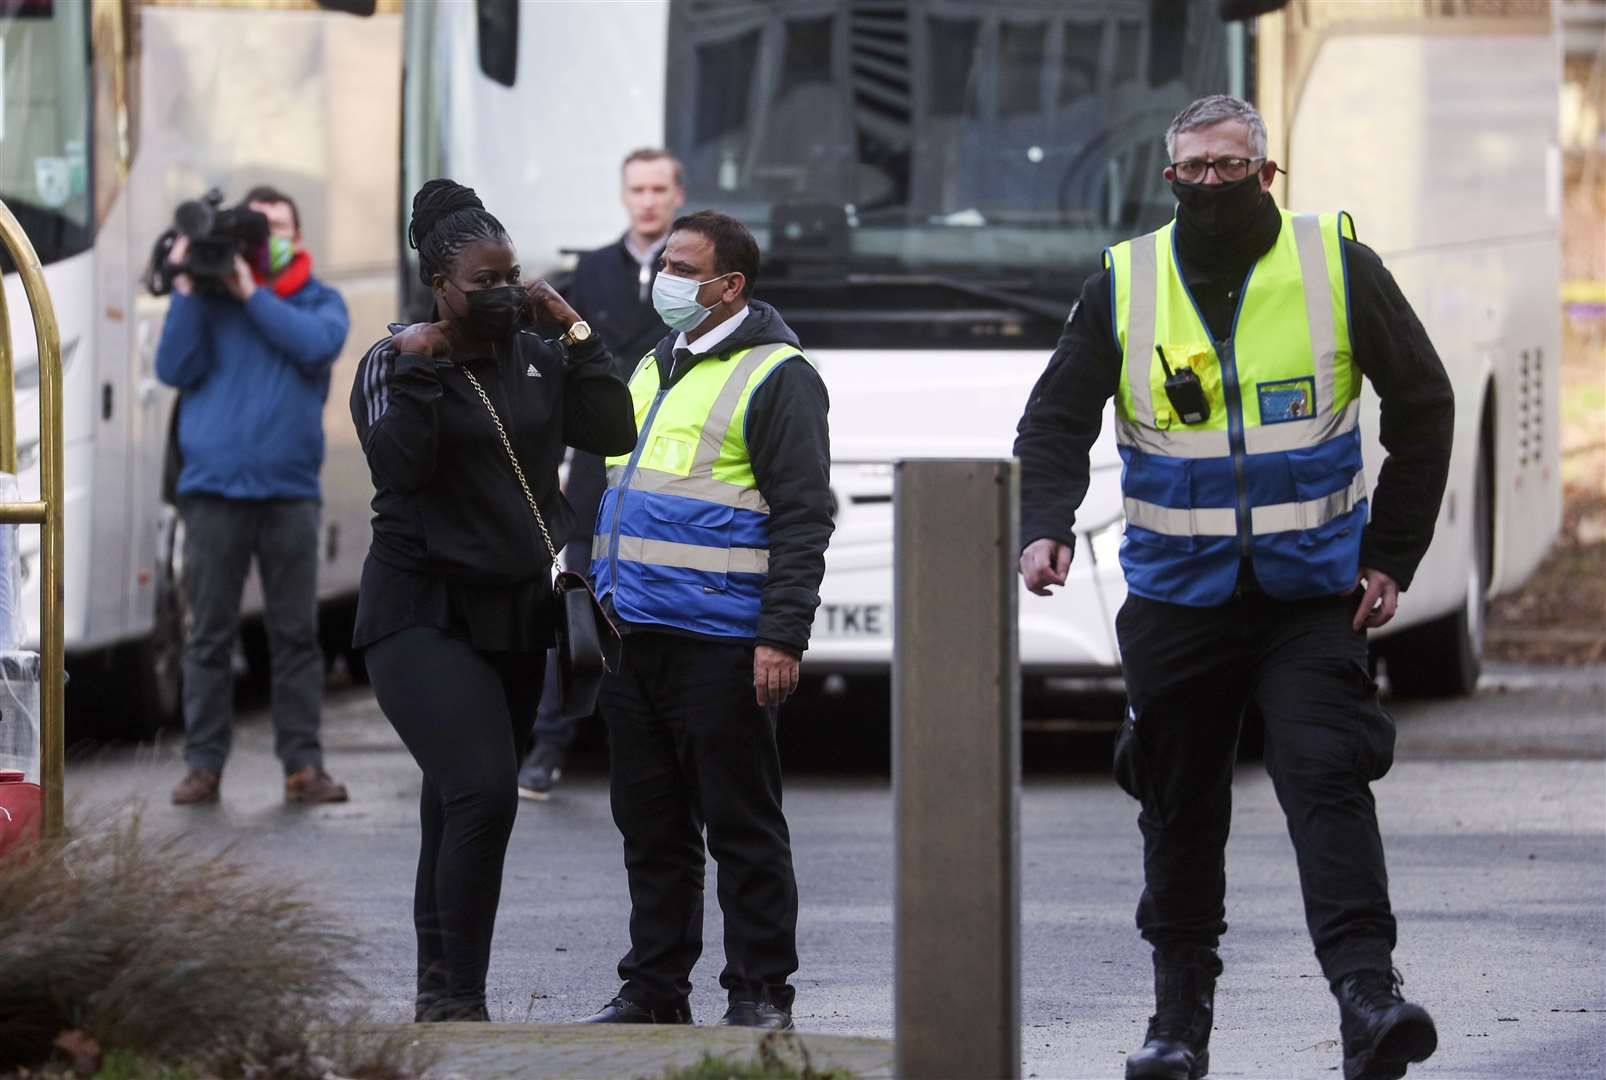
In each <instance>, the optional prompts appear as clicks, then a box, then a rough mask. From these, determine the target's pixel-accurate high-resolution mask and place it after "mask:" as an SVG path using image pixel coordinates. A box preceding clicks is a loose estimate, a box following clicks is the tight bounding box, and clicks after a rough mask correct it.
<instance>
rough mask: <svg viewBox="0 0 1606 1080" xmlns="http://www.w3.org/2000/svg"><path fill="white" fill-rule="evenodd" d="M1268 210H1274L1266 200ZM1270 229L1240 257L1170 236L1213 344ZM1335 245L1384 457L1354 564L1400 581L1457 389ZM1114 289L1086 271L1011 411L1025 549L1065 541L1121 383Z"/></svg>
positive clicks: (1422, 545)
mask: <svg viewBox="0 0 1606 1080" xmlns="http://www.w3.org/2000/svg"><path fill="white" fill-rule="evenodd" d="M1266 206H1267V208H1268V210H1269V211H1270V212H1271V214H1272V216H1273V217H1275V216H1276V211H1275V206H1274V205H1273V204H1272V203H1271V201H1270V200H1269V199H1268V200H1267V201H1266ZM1262 220H1263V222H1266V221H1267V219H1264V218H1263V219H1262ZM1279 227H1280V226H1279V225H1273V224H1270V223H1269V222H1267V223H1266V224H1265V225H1264V227H1263V228H1262V229H1261V232H1260V234H1259V235H1258V236H1256V237H1254V238H1252V239H1253V241H1254V250H1248V251H1244V252H1242V253H1241V257H1238V258H1233V257H1232V254H1233V253H1228V254H1227V257H1225V258H1222V257H1220V256H1219V254H1218V253H1214V252H1212V253H1208V254H1206V255H1204V256H1202V257H1201V256H1200V255H1199V254H1195V255H1194V257H1193V258H1190V246H1189V245H1188V244H1187V243H1186V242H1185V240H1184V237H1185V236H1186V233H1179V236H1178V252H1179V254H1180V255H1181V258H1182V272H1183V276H1184V277H1185V278H1186V279H1187V281H1188V285H1189V288H1190V289H1191V290H1192V292H1193V294H1194V297H1195V299H1196V300H1197V301H1198V303H1199V308H1200V311H1201V312H1202V314H1203V316H1204V318H1205V321H1206V323H1207V325H1208V326H1209V329H1210V332H1211V335H1212V336H1214V337H1216V338H1217V339H1218V340H1219V339H1221V338H1223V337H1225V336H1226V335H1227V334H1228V333H1229V332H1230V327H1231V321H1232V313H1233V310H1234V309H1235V307H1236V305H1237V299H1238V298H1237V295H1236V290H1237V289H1238V288H1239V287H1240V285H1241V283H1242V281H1243V279H1244V275H1245V274H1246V273H1247V272H1248V267H1249V265H1250V264H1251V263H1252V262H1253V261H1254V259H1256V258H1258V257H1259V255H1260V254H1261V253H1263V252H1264V251H1266V250H1267V249H1269V248H1270V247H1271V243H1272V241H1274V240H1275V239H1276V236H1277V232H1278V228H1279ZM1179 228H1180V224H1179ZM1268 234H1269V235H1268ZM1343 252H1344V265H1345V267H1346V269H1347V271H1348V274H1349V288H1350V322H1351V325H1350V330H1351V338H1352V340H1351V344H1352V347H1353V349H1354V353H1355V362H1356V364H1357V365H1359V367H1360V369H1361V371H1362V373H1363V374H1365V376H1366V377H1367V378H1368V379H1370V380H1371V382H1372V386H1373V388H1374V389H1375V390H1376V391H1377V396H1378V400H1379V402H1380V404H1381V406H1382V415H1381V421H1380V431H1379V433H1378V434H1379V437H1380V438H1381V441H1382V443H1383V449H1384V450H1385V451H1386V452H1387V454H1388V457H1387V460H1385V461H1384V463H1383V467H1382V469H1381V471H1380V472H1379V475H1378V478H1377V488H1376V490H1375V492H1374V493H1373V496H1372V506H1371V521H1370V522H1369V523H1368V524H1367V526H1366V531H1365V533H1364V534H1363V535H1362V539H1361V565H1362V566H1371V567H1376V568H1377V569H1379V570H1382V571H1383V572H1384V573H1386V574H1388V575H1389V576H1390V577H1392V578H1394V579H1395V580H1396V581H1397V582H1399V585H1400V588H1402V589H1404V588H1406V587H1407V586H1408V585H1410V583H1411V579H1412V577H1413V576H1414V575H1415V574H1416V568H1417V564H1418V563H1420V562H1421V561H1422V556H1423V555H1424V554H1425V553H1426V552H1427V548H1428V543H1429V542H1430V541H1431V540H1432V539H1433V527H1434V524H1435V522H1436V521H1437V520H1438V516H1439V500H1440V499H1441V498H1442V497H1443V495H1444V485H1445V480H1446V479H1447V477H1448V475H1449V468H1450V445H1451V440H1452V438H1453V436H1454V431H1455V395H1454V392H1453V390H1452V389H1451V386H1450V378H1449V376H1448V375H1446V374H1445V371H1444V365H1443V364H1442V363H1441V362H1440V360H1439V355H1438V353H1437V352H1435V351H1434V349H1433V343H1432V342H1431V341H1429V340H1428V335H1427V331H1426V330H1424V329H1423V328H1422V324H1421V322H1419V321H1418V320H1417V317H1416V313H1415V312H1413V311H1412V310H1411V305H1410V304H1409V303H1408V302H1407V301H1406V299H1405V297H1404V295H1403V294H1401V292H1400V287H1399V286H1398V285H1397V284H1395V282H1394V278H1393V276H1392V275H1391V274H1390V273H1389V272H1388V270H1387V269H1385V268H1384V266H1383V262H1382V260H1381V259H1379V258H1378V257H1377V254H1376V253H1375V252H1374V251H1372V249H1371V248H1368V247H1367V246H1365V245H1364V244H1360V243H1357V242H1354V241H1350V240H1345V241H1344V242H1343ZM1112 288H1113V286H1112V284H1111V281H1110V274H1109V271H1107V270H1101V271H1100V272H1098V273H1096V274H1094V275H1093V276H1091V277H1089V278H1088V279H1087V282H1086V284H1084V285H1083V287H1082V295H1081V298H1080V299H1079V300H1078V301H1077V303H1076V306H1075V307H1073V308H1072V309H1071V317H1070V318H1069V319H1068V320H1067V321H1066V324H1065V331H1064V333H1063V334H1062V335H1061V337H1060V341H1059V346H1058V347H1057V348H1056V349H1055V350H1054V356H1053V358H1052V359H1051V360H1050V361H1049V363H1048V367H1047V369H1045V370H1044V372H1043V374H1042V376H1041V377H1040V378H1039V379H1038V380H1037V385H1036V386H1035V387H1033V388H1032V393H1031V397H1030V399H1029V400H1028V402H1027V405H1026V412H1025V415H1024V416H1023V417H1022V418H1021V422H1020V426H1019V428H1018V432H1017V437H1016V439H1015V455H1016V457H1018V458H1020V462H1021V543H1022V545H1023V546H1024V545H1027V544H1030V543H1032V542H1033V541H1034V540H1040V539H1043V538H1051V539H1054V540H1059V541H1062V542H1064V543H1067V544H1072V543H1074V542H1075V537H1074V535H1073V533H1072V524H1073V523H1074V522H1075V520H1076V509H1077V507H1078V506H1080V505H1081V503H1082V498H1083V496H1085V495H1086V494H1087V485H1088V450H1089V448H1091V447H1092V445H1093V442H1094V440H1095V439H1097V438H1098V434H1099V425H1100V422H1101V421H1102V419H1103V413H1104V403H1105V402H1106V401H1108V400H1109V399H1110V397H1111V395H1113V394H1114V393H1115V391H1116V389H1117V387H1118V385H1119V383H1120V380H1121V348H1120V345H1119V344H1118V342H1117V339H1116V336H1115V327H1114V325H1113V323H1112V322H1111V314H1110V300H1111V291H1112Z"/></svg>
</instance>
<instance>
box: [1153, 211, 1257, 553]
mask: <svg viewBox="0 0 1606 1080" xmlns="http://www.w3.org/2000/svg"><path fill="white" fill-rule="evenodd" d="M1268 254H1269V252H1268ZM1265 257H1266V255H1265V254H1262V255H1261V256H1260V259H1264V258H1265ZM1260 259H1256V260H1255V261H1254V262H1253V263H1251V264H1250V265H1249V272H1248V273H1247V274H1245V275H1244V282H1243V284H1242V285H1240V286H1238V303H1237V305H1236V306H1234V307H1233V309H1232V325H1231V326H1230V327H1228V328H1227V337H1226V338H1225V340H1222V341H1215V339H1214V337H1213V336H1212V335H1211V333H1210V324H1209V323H1207V322H1205V317H1204V312H1202V311H1200V310H1199V302H1198V301H1197V300H1195V299H1194V298H1193V290H1192V289H1190V288H1188V278H1187V275H1186V274H1185V273H1183V270H1182V257H1181V256H1180V255H1178V254H1177V230H1176V229H1175V228H1173V229H1172V230H1171V265H1172V266H1174V267H1176V271H1177V278H1178V280H1179V281H1181V282H1182V294H1183V295H1184V296H1186V297H1187V298H1188V303H1190V304H1192V305H1193V316H1194V318H1196V319H1198V320H1199V325H1200V326H1202V327H1204V332H1205V335H1206V336H1207V337H1210V338H1211V340H1212V341H1213V342H1214V344H1215V347H1216V362H1217V363H1219V364H1220V365H1221V390H1222V396H1223V397H1225V398H1226V399H1227V400H1226V405H1227V446H1228V447H1229V448H1230V449H1231V451H1232V477H1233V487H1234V490H1235V493H1236V495H1237V497H1238V506H1237V511H1236V514H1235V516H1236V518H1237V522H1238V550H1239V553H1240V554H1241V555H1242V556H1243V557H1244V558H1246V559H1247V558H1249V557H1250V555H1251V543H1250V517H1251V516H1250V512H1249V482H1248V480H1247V479H1246V478H1245V476H1244V473H1245V469H1246V462H1245V460H1244V459H1245V458H1246V457H1248V454H1249V452H1248V450H1247V449H1246V444H1245V442H1244V402H1243V395H1242V394H1241V393H1240V391H1239V386H1238V346H1237V342H1238V317H1239V316H1240V315H1242V314H1243V311H1244V300H1246V299H1247V298H1248V297H1249V279H1250V278H1252V277H1254V276H1255V267H1257V266H1259V265H1260ZM1189 500H1190V501H1192V494H1191V493H1190V495H1189Z"/></svg>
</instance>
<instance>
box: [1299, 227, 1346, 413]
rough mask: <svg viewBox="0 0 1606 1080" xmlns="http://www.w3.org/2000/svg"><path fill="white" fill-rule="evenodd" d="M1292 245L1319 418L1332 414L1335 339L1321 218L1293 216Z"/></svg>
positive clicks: (1331, 296) (1335, 352)
mask: <svg viewBox="0 0 1606 1080" xmlns="http://www.w3.org/2000/svg"><path fill="white" fill-rule="evenodd" d="M1294 243H1295V246H1296V247H1298V249H1299V277H1300V281H1301V282H1302V283H1303V285H1304V288H1305V319H1306V321H1307V322H1308V323H1309V325H1310V351H1311V354H1312V355H1313V356H1314V357H1315V359H1316V415H1317V416H1323V415H1325V414H1328V413H1331V412H1332V411H1333V393H1334V380H1335V378H1336V376H1337V370H1338V365H1337V363H1336V361H1337V358H1338V337H1337V334H1336V332H1335V331H1334V329H1333V290H1332V285H1331V283H1329V281H1328V280H1327V252H1326V251H1325V250H1324V249H1323V248H1322V223H1321V218H1319V217H1318V216H1317V215H1315V214H1295V215H1294Z"/></svg>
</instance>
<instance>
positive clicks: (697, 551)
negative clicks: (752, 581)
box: [641, 496, 736, 592]
mask: <svg viewBox="0 0 1606 1080" xmlns="http://www.w3.org/2000/svg"><path fill="white" fill-rule="evenodd" d="M646 511H647V517H648V518H649V519H650V520H651V522H652V524H651V527H650V529H649V530H648V531H649V532H650V533H651V537H650V538H647V539H646V543H647V550H646V551H645V552H644V554H645V555H646V558H644V559H643V560H642V571H641V573H642V577H643V578H646V579H648V580H653V581H673V582H681V583H684V584H689V585H701V586H702V587H703V588H704V589H706V590H711V591H718V592H722V591H724V589H725V584H726V578H727V575H728V573H729V571H730V548H731V532H732V528H733V525H732V522H733V520H734V519H735V516H736V511H735V510H734V509H733V508H731V507H729V506H720V505H719V504H717V503H705V502H701V501H698V500H694V499H683V498H678V497H665V496H659V497H656V498H648V499H647V500H646ZM655 541H656V542H657V543H655Z"/></svg>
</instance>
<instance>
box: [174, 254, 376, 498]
mask: <svg viewBox="0 0 1606 1080" xmlns="http://www.w3.org/2000/svg"><path fill="white" fill-rule="evenodd" d="M350 325H351V320H350V318H349V317H348V316H347V315H346V304H345V301H343V300H341V299H340V294H339V293H337V292H335V290H333V289H331V288H329V287H328V286H327V285H325V284H323V283H322V282H320V281H318V280H317V279H316V278H314V279H311V280H309V281H308V282H307V283H306V284H305V285H303V286H302V287H301V288H300V289H299V290H297V291H296V292H294V293H292V294H291V295H290V296H289V297H288V298H280V297H278V296H276V295H274V292H273V290H272V289H271V288H269V287H267V286H263V287H259V288H258V289H257V290H256V292H254V293H252V294H251V299H250V300H248V301H246V302H245V303H243V304H242V303H239V302H238V301H236V300H233V299H231V298H228V297H214V296H183V295H181V294H179V293H174V294H173V303H172V306H171V307H170V308H168V311H167V323H166V325H164V326H163V328H162V341H161V344H160V345H159V346H158V347H157V349H156V374H157V377H158V378H160V379H161V380H162V381H163V382H164V383H166V384H167V385H168V386H172V387H175V388H177V389H178V390H179V391H180V393H181V394H182V398H181V401H182V404H181V407H180V411H179V422H178V442H179V449H180V451H181V453H182V455H183V459H184V464H183V468H182V470H181V471H180V472H179V477H178V493H179V494H180V495H221V496H223V497H225V498H230V499H316V498H318V497H319V493H318V470H319V468H321V467H322V465H323V405H324V399H325V398H327V397H328V396H329V369H330V368H331V367H333V366H334V362H335V357H336V356H338V355H339V354H340V347H341V346H342V345H343V344H345V341H346V331H347V329H349V327H350Z"/></svg>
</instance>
